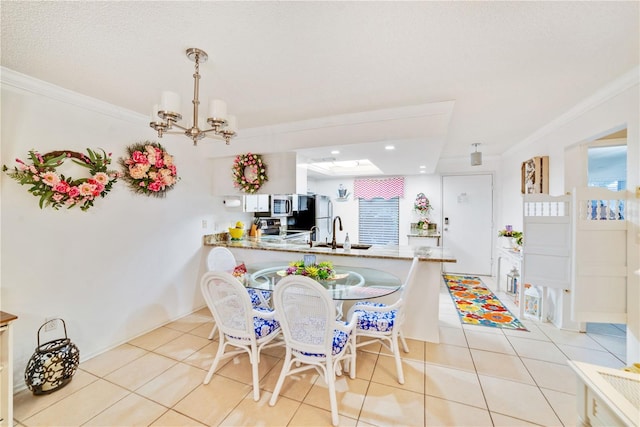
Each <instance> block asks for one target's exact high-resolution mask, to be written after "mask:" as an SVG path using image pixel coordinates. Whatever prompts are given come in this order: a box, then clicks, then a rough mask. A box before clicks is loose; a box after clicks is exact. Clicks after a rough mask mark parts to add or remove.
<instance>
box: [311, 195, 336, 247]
mask: <svg viewBox="0 0 640 427" xmlns="http://www.w3.org/2000/svg"><path fill="white" fill-rule="evenodd" d="M314 205H315V225H316V227H318V235H317V236H315V237H316V241H318V242H326V241H331V238H332V236H331V231H332V230H331V226H332V224H331V221H332V219H333V204H332V203H331V199H330V198H329V197H328V196H321V195H318V194H317V195H316V196H315V201H314Z"/></svg>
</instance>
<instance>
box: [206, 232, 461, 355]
mask: <svg viewBox="0 0 640 427" xmlns="http://www.w3.org/2000/svg"><path fill="white" fill-rule="evenodd" d="M204 246H205V249H206V248H212V247H215V246H224V247H227V248H228V249H229V250H231V252H232V253H233V254H234V256H235V258H236V259H237V260H242V261H244V262H245V263H246V264H247V265H250V264H260V263H280V264H282V265H286V264H288V263H289V262H292V261H298V260H301V259H302V258H303V256H304V255H315V256H316V257H317V260H318V261H330V262H332V263H333V264H334V265H339V266H345V267H352V268H354V269H356V270H357V269H359V268H375V269H376V270H380V271H383V272H386V273H389V274H391V275H394V276H397V277H398V278H400V279H401V280H402V281H404V279H405V277H406V276H407V273H408V271H409V266H410V265H411V261H412V259H413V258H414V257H418V259H419V261H420V262H419V263H418V267H417V268H418V270H417V274H416V275H415V279H414V280H416V283H414V285H413V286H412V288H411V291H410V292H411V293H410V294H409V295H407V296H406V304H407V305H406V309H407V318H406V321H405V324H404V333H405V336H406V337H407V338H412V339H416V340H420V341H428V342H433V343H438V342H439V341H440V338H439V332H438V317H439V298H440V295H439V294H440V285H441V283H442V263H443V262H456V259H455V257H454V256H453V255H452V254H451V253H449V251H447V250H446V249H443V248H442V247H427V246H421V247H413V248H412V247H409V246H391V245H380V246H378V245H373V246H371V247H369V248H367V249H351V250H345V249H343V248H337V249H332V248H331V247H317V246H310V245H309V243H306V244H305V243H291V242H290V241H286V240H282V241H273V240H271V241H268V242H264V241H262V240H260V239H246V240H224V239H217V238H216V236H215V235H208V236H205V237H204ZM207 255H208V251H207V250H205V251H204V257H205V258H206V256H207ZM397 298H398V296H397V293H392V294H390V295H386V296H383V297H375V296H372V298H367V299H371V300H374V301H376V302H384V303H392V302H393V301H395V300H396V299H397ZM349 303H350V302H349V301H345V312H346V311H347V310H348V304H349Z"/></svg>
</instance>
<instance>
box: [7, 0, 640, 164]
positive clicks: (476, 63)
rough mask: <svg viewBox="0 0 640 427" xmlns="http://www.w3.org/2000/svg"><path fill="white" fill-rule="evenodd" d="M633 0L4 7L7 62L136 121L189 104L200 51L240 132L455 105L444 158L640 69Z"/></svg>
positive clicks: (508, 142)
mask: <svg viewBox="0 0 640 427" xmlns="http://www.w3.org/2000/svg"><path fill="white" fill-rule="evenodd" d="M638 6H639V3H638V2H637V1H630V2H621V1H616V2H608V1H607V2H597V1H590V2H497V1H496V2H480V1H479V2H430V1H429V2H419V1H418V2H212V1H203V2H184V1H179V2H177V1H176V2H153V1H131V2H130V1H113V2H94V1H92V2H48V1H47V2H38V1H2V4H1V13H2V21H1V26H2V33H1V35H2V52H1V54H2V56H1V63H2V66H4V67H7V68H10V69H13V70H15V71H18V72H21V73H24V74H28V75H30V76H33V77H36V78H38V79H41V80H45V81H47V82H50V83H53V84H56V85H59V86H62V87H64V88H67V89H70V90H73V91H77V92H80V93H83V94H86V95H89V96H92V97H95V98H98V99H101V100H104V101H107V102H109V103H112V104H115V105H118V106H121V107H124V108H127V109H130V110H133V111H136V112H139V113H141V114H145V115H146V114H148V113H149V111H150V107H151V105H152V104H154V103H157V102H158V101H159V94H160V92H161V91H162V90H174V91H176V92H179V93H180V94H181V95H182V97H183V102H185V106H186V105H187V104H186V102H187V101H188V100H189V99H188V98H190V96H191V94H192V91H193V89H192V77H191V75H192V73H193V63H192V62H190V61H189V60H187V58H186V57H185V55H184V51H185V50H186V49H187V48H189V47H198V48H200V49H203V50H205V51H206V52H208V54H209V61H208V62H206V63H205V64H203V65H202V66H201V70H200V71H201V74H202V79H201V91H200V93H201V94H202V95H201V97H202V98H204V99H203V101H204V102H206V98H208V94H211V95H212V97H215V98H221V99H224V100H226V101H227V103H228V105H229V110H230V112H233V113H235V114H236V115H237V116H238V120H239V126H240V128H241V130H242V129H245V130H246V129H247V128H254V127H261V126H268V125H275V124H283V123H290V122H295V121H300V120H310V119H318V118H324V117H329V116H339V115H346V114H354V113H361V112H368V111H372V110H382V109H389V110H393V109H395V108H400V107H405V106H412V105H426V104H430V103H438V102H442V101H455V104H454V105H455V106H454V107H453V110H452V113H451V114H450V116H449V117H448V118H449V121H448V122H447V123H445V131H446V132H445V133H444V134H442V135H440V138H441V141H440V142H439V143H438V144H437V147H438V148H437V152H438V153H439V155H440V157H441V158H456V157H460V156H468V153H469V152H471V151H472V147H471V144H472V143H475V142H480V143H482V146H481V151H483V152H484V153H485V155H498V154H500V153H503V152H504V151H505V150H507V149H508V148H509V147H510V146H512V145H513V144H515V143H517V142H519V141H522V140H523V139H525V138H526V137H527V136H529V135H531V134H532V133H533V132H535V131H536V130H537V129H539V128H540V127H542V126H544V125H545V124H547V123H549V122H550V121H551V120H552V119H554V118H556V117H558V116H559V115H561V114H562V113H564V112H566V111H567V110H568V109H570V108H571V107H572V106H574V105H575V104H577V103H579V102H580V101H582V100H584V99H585V98H587V97H588V96H590V95H591V94H593V93H594V92H595V91H597V90H598V89H600V88H602V87H603V86H604V85H606V84H607V83H609V82H611V81H613V80H615V79H616V78H618V77H619V76H621V75H623V74H624V73H625V72H628V71H629V70H631V69H632V68H633V67H636V66H637V65H638V62H639V61H638V52H639V50H640V46H639V27H638V15H639V8H638ZM204 102H203V103H204ZM185 109H186V107H185ZM187 111H188V110H187ZM415 126H416V132H413V133H412V134H411V135H410V136H411V140H412V143H414V142H415V137H414V136H415V135H414V134H418V136H419V134H420V125H419V124H416V125H415ZM398 131H399V129H398ZM390 133H393V132H390ZM398 133H401V132H398ZM432 135H433V132H431V133H429V131H425V140H426V139H428V138H429V137H431V136H432ZM388 138H390V139H392V138H393V135H389V136H388ZM358 142H359V143H360V142H362V141H358ZM376 142H379V141H376ZM340 143H341V141H340V140H339V139H336V141H334V142H332V144H334V145H340ZM305 144H307V147H308V148H313V147H315V146H317V145H318V144H316V143H314V142H305ZM425 144H429V143H428V142H425ZM320 145H328V143H327V142H325V143H323V144H320ZM303 146H304V145H303ZM239 151H242V148H241V147H240V148H239Z"/></svg>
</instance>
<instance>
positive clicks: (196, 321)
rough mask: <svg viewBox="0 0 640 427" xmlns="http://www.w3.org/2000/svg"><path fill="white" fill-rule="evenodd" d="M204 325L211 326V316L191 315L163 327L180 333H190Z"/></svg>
mask: <svg viewBox="0 0 640 427" xmlns="http://www.w3.org/2000/svg"><path fill="white" fill-rule="evenodd" d="M204 324H207V325H209V326H212V321H211V316H203V315H200V314H197V313H192V314H189V315H187V316H184V317H182V318H180V319H178V320H176V321H174V322H171V323H168V324H166V325H164V326H165V327H167V328H170V329H175V330H178V331H180V332H190V331H192V330H194V329H195V328H197V327H199V326H202V325H204Z"/></svg>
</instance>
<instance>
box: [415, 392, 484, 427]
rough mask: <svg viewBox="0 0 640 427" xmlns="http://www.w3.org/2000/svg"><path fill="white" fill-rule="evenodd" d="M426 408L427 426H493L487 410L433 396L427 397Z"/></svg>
mask: <svg viewBox="0 0 640 427" xmlns="http://www.w3.org/2000/svg"><path fill="white" fill-rule="evenodd" d="M424 406H425V420H426V424H425V425H427V426H448V427H449V426H451V427H452V426H460V427H468V426H474V427H481V426H493V424H492V421H491V417H490V416H489V411H487V410H486V409H481V408H477V407H474V406H467V405H463V404H462V403H458V402H453V401H451V400H445V399H439V398H437V397H433V396H425V405H424ZM414 425H415V424H414Z"/></svg>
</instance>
